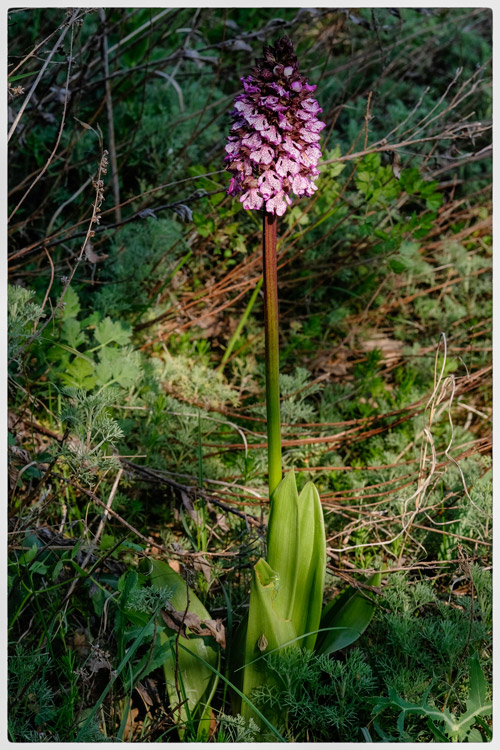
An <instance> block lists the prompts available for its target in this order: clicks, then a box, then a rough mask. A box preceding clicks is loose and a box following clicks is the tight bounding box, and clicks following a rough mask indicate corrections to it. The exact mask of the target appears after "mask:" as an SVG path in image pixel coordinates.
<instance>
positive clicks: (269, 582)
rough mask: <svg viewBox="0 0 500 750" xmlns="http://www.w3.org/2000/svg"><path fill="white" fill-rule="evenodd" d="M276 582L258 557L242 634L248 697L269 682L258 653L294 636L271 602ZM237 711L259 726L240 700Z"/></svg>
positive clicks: (244, 677) (274, 603)
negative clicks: (246, 623)
mask: <svg viewBox="0 0 500 750" xmlns="http://www.w3.org/2000/svg"><path fill="white" fill-rule="evenodd" d="M280 486H281V485H280ZM278 585H279V578H278V574H277V573H276V571H274V570H273V569H272V568H271V567H270V566H269V564H268V563H267V562H266V561H265V560H263V559H262V558H261V559H260V560H259V561H258V562H257V564H256V565H255V566H254V569H253V571H252V586H251V592H250V607H249V611H248V625H247V631H246V638H245V652H244V664H245V667H244V674H243V693H244V694H245V695H246V696H248V697H249V698H251V694H252V690H253V689H254V688H256V687H257V686H259V685H265V684H270V677H269V675H268V674H267V673H266V664H265V660H264V659H262V658H259V657H261V656H262V655H263V654H265V653H266V651H272V650H274V649H277V648H279V647H280V646H282V645H283V644H285V643H290V642H291V641H293V640H294V638H296V636H297V633H296V630H295V627H294V625H293V623H292V621H291V620H290V619H286V618H283V617H282V616H281V614H280V612H278V611H277V608H276V606H275V605H276V601H277V598H278V591H277V586H278ZM241 713H242V715H243V716H244V717H245V718H249V717H252V718H253V719H254V721H256V722H257V723H258V725H259V726H260V720H259V717H258V716H257V715H256V714H255V712H254V711H253V709H252V708H251V707H250V706H249V705H248V704H247V703H245V702H243V703H242V706H241ZM266 715H267V714H266ZM267 718H268V719H269V720H270V721H273V717H271V716H269V715H267Z"/></svg>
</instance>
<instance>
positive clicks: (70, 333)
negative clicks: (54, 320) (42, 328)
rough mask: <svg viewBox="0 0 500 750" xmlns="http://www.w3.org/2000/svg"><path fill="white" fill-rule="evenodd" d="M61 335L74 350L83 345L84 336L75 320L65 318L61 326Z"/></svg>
mask: <svg viewBox="0 0 500 750" xmlns="http://www.w3.org/2000/svg"><path fill="white" fill-rule="evenodd" d="M61 335H62V337H63V339H64V341H67V342H68V344H69V345H70V346H72V347H73V348H74V349H76V348H77V347H79V346H80V344H84V343H85V334H84V333H83V331H82V328H81V324H80V323H79V321H78V320H77V319H76V318H66V319H65V320H64V322H63V325H62V330H61Z"/></svg>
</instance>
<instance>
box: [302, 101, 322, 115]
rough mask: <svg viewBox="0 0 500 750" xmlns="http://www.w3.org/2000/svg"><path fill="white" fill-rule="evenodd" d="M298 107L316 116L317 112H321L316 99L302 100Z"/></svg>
mask: <svg viewBox="0 0 500 750" xmlns="http://www.w3.org/2000/svg"><path fill="white" fill-rule="evenodd" d="M300 106H301V107H302V109H305V110H306V111H307V112H313V113H314V114H316V113H317V112H322V109H321V108H320V106H319V104H318V102H317V101H316V99H313V98H312V97H310V98H309V99H304V100H303V101H302V102H301V105H300Z"/></svg>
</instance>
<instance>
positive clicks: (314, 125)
mask: <svg viewBox="0 0 500 750" xmlns="http://www.w3.org/2000/svg"><path fill="white" fill-rule="evenodd" d="M304 127H305V129H306V130H310V131H312V132H313V133H321V131H322V130H323V128H326V122H321V120H314V119H313V120H308V122H306V124H305V125H304Z"/></svg>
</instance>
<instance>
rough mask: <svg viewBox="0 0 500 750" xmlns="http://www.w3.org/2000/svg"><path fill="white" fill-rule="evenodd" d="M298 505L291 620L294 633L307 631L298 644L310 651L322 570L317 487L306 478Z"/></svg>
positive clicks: (322, 584)
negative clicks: (297, 531)
mask: <svg viewBox="0 0 500 750" xmlns="http://www.w3.org/2000/svg"><path fill="white" fill-rule="evenodd" d="M293 473H294V472H290V474H293ZM298 505H299V548H298V550H297V583H296V587H295V598H294V603H293V611H292V620H293V623H294V625H295V629H296V631H297V635H302V634H303V633H311V635H309V636H307V638H304V639H303V640H301V641H300V643H299V644H298V645H299V646H300V647H301V648H308V649H310V650H311V651H312V649H313V648H314V644H315V642H316V637H317V634H316V633H314V631H315V630H317V629H318V628H319V624H320V620H321V610H322V607H323V589H324V587H325V570H326V540H325V524H324V520H323V509H322V507H321V500H320V498H319V494H318V490H317V489H316V487H315V486H314V484H313V483H312V482H308V483H307V484H306V486H305V487H304V489H303V490H302V492H301V493H300V495H299V499H298Z"/></svg>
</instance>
